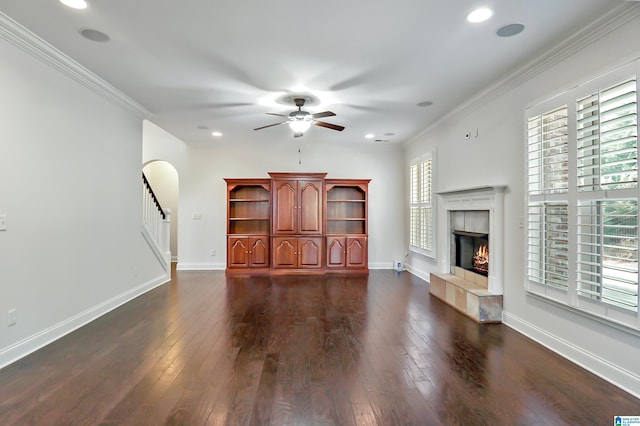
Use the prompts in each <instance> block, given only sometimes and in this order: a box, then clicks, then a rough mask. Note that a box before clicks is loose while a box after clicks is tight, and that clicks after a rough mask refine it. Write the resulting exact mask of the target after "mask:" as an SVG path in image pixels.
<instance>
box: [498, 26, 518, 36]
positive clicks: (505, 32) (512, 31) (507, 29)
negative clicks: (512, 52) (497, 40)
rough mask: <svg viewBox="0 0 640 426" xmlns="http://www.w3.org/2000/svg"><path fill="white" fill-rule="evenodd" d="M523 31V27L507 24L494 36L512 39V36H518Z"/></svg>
mask: <svg viewBox="0 0 640 426" xmlns="http://www.w3.org/2000/svg"><path fill="white" fill-rule="evenodd" d="M522 31H524V25H522V24H509V25H505V26H504V27H500V28H498V31H496V35H497V36H498V37H513V36H514V35H517V34H520V33H521V32H522Z"/></svg>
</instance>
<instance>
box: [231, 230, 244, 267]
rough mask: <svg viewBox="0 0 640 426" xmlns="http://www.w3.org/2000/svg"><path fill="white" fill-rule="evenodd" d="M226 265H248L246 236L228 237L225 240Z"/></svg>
mask: <svg viewBox="0 0 640 426" xmlns="http://www.w3.org/2000/svg"><path fill="white" fill-rule="evenodd" d="M227 265H228V266H229V267H230V268H246V267H248V266H249V247H248V239H247V237H229V239H228V241H227Z"/></svg>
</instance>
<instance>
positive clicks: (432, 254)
mask: <svg viewBox="0 0 640 426" xmlns="http://www.w3.org/2000/svg"><path fill="white" fill-rule="evenodd" d="M409 252H410V253H412V254H418V255H420V256H424V257H426V258H427V259H429V260H431V261H433V262H435V261H436V260H437V259H436V254H435V252H434V251H433V250H425V249H421V248H418V247H413V246H410V247H409Z"/></svg>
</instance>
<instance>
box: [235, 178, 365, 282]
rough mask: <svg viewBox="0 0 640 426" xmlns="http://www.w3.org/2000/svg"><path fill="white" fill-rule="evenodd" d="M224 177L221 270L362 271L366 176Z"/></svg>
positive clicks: (301, 272)
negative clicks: (223, 262)
mask: <svg viewBox="0 0 640 426" xmlns="http://www.w3.org/2000/svg"><path fill="white" fill-rule="evenodd" d="M269 176H271V178H270V179H264V178H263V179H260V178H258V179H247V178H226V179H225V181H226V182H227V268H226V272H227V274H234V273H242V274H247V273H249V274H265V273H269V274H325V273H356V274H362V273H364V274H366V273H368V272H369V269H368V265H367V252H368V249H367V238H368V224H367V214H368V213H367V212H368V185H369V182H370V179H327V178H325V176H326V173H275V172H271V173H269Z"/></svg>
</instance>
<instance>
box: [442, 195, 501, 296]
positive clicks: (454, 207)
mask: <svg viewBox="0 0 640 426" xmlns="http://www.w3.org/2000/svg"><path fill="white" fill-rule="evenodd" d="M506 189H507V186H506V185H489V186H478V187H473V188H464V189H458V190H451V191H442V192H438V195H439V196H440V197H441V202H440V203H438V206H439V211H440V214H439V215H438V216H439V219H440V220H439V223H440V224H441V226H440V232H439V234H440V235H441V236H442V238H440V247H439V248H440V250H439V252H440V253H441V255H440V260H439V262H438V263H439V268H440V272H442V273H450V270H451V250H450V238H451V212H452V211H465V210H488V211H489V251H490V252H489V265H490V266H489V276H488V285H489V287H488V290H489V292H490V293H492V294H495V295H502V294H503V292H504V193H505V191H506Z"/></svg>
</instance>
